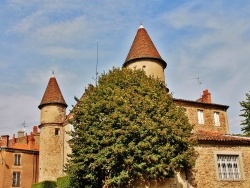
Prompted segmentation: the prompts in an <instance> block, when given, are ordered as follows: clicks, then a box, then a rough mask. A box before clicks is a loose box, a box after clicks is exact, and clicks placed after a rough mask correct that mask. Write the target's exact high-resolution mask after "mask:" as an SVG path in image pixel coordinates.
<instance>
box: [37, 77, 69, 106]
mask: <svg viewBox="0 0 250 188" xmlns="http://www.w3.org/2000/svg"><path fill="white" fill-rule="evenodd" d="M46 104H62V105H64V106H66V107H67V104H66V102H65V100H64V98H63V95H62V92H61V90H60V88H59V85H58V83H57V81H56V78H55V77H54V76H52V77H51V78H50V79H49V83H48V85H47V88H46V90H45V93H44V95H43V98H42V101H41V103H40V105H39V106H38V108H41V107H42V106H43V105H46Z"/></svg>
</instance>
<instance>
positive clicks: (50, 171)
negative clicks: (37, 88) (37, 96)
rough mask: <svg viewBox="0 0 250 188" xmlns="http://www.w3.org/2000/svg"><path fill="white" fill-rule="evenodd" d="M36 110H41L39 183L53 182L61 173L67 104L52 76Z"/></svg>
mask: <svg viewBox="0 0 250 188" xmlns="http://www.w3.org/2000/svg"><path fill="white" fill-rule="evenodd" d="M38 108H39V109H40V110H41V116H40V125H39V128H40V149H39V182H40V181H45V180H51V181H55V180H56V178H57V177H59V176H61V175H62V173H63V153H62V152H63V122H64V120H65V118H66V108H67V104H66V103H65V100H64V98H63V95H62V93H61V90H60V88H59V85H58V83H57V80H56V78H55V77H54V74H53V75H52V77H51V78H50V80H49V83H48V85H47V88H46V90H45V93H44V95H43V98H42V101H41V104H40V105H39V106H38Z"/></svg>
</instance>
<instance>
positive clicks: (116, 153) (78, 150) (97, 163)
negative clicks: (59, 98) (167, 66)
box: [66, 68, 195, 188]
mask: <svg viewBox="0 0 250 188" xmlns="http://www.w3.org/2000/svg"><path fill="white" fill-rule="evenodd" d="M72 113H73V114H74V117H73V119H72V121H71V123H72V124H73V126H74V130H75V131H74V132H72V133H71V134H72V135H71V136H72V139H71V140H70V146H71V148H72V154H71V155H70V157H71V160H70V161H69V164H68V166H67V167H66V171H67V173H68V174H69V176H70V180H71V181H70V187H75V188H78V187H79V188H80V187H94V188H98V187H100V188H101V187H103V186H104V187H116V188H117V187H123V188H124V187H132V185H133V184H134V183H135V182H136V181H137V180H139V179H140V180H152V179H154V180H161V179H162V178H168V177H173V176H174V173H175V172H176V171H177V170H181V169H184V170H186V169H189V168H190V167H191V166H192V165H193V164H194V162H195V152H194V148H193V146H194V144H195V142H194V140H193V139H191V136H192V133H191V130H192V128H193V127H192V125H190V124H189V122H188V118H187V116H186V115H185V110H184V109H183V108H181V107H177V106H175V104H174V103H173V99H172V96H171V95H170V94H168V93H167V89H166V86H165V85H164V84H163V83H162V82H161V81H159V80H157V79H154V78H152V77H147V76H146V75H145V73H144V71H140V70H138V71H132V70H130V69H116V68H114V69H113V70H111V71H109V72H108V73H104V74H102V75H101V77H100V78H99V80H98V83H97V86H92V85H90V86H89V87H88V88H87V89H86V92H85V94H84V95H83V97H82V98H81V99H80V100H79V101H78V103H77V105H76V106H75V107H74V109H73V110H72Z"/></svg>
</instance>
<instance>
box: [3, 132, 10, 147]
mask: <svg viewBox="0 0 250 188" xmlns="http://www.w3.org/2000/svg"><path fill="white" fill-rule="evenodd" d="M1 139H2V142H1V147H8V145H9V135H2V137H1Z"/></svg>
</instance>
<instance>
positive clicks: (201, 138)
mask: <svg viewBox="0 0 250 188" xmlns="http://www.w3.org/2000/svg"><path fill="white" fill-rule="evenodd" d="M196 136H197V138H198V142H199V143H214V142H216V143H222V144H226V143H228V144H247V145H249V144H250V137H246V136H236V135H229V134H223V133H220V132H215V131H202V130H200V131H198V132H197V133H196Z"/></svg>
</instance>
